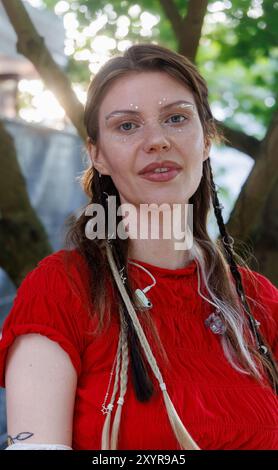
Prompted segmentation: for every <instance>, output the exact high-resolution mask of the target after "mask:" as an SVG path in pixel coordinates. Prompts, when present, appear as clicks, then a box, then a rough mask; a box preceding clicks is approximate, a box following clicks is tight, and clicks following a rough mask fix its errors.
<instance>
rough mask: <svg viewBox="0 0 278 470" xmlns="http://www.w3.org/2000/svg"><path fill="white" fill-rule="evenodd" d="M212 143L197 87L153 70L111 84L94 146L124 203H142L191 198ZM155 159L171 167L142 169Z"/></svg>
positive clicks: (100, 166)
mask: <svg viewBox="0 0 278 470" xmlns="http://www.w3.org/2000/svg"><path fill="white" fill-rule="evenodd" d="M173 103H174V104H173ZM175 103H176V104H175ZM209 148H210V144H209V143H207V144H206V145H205V139H204V134H203V129H202V125H201V122H200V119H199V116H198V112H197V107H196V103H195V100H194V97H193V94H192V92H191V91H190V90H189V89H187V88H186V86H185V85H183V84H182V83H181V82H179V81H178V80H176V79H174V78H173V77H171V76H170V75H168V74H167V73H165V72H159V71H154V72H140V73H134V72H133V73H129V74H128V75H125V76H123V77H119V78H118V79H117V80H116V81H115V82H114V83H113V84H112V85H111V87H110V88H109V90H108V92H107V93H106V95H105V97H104V99H103V101H102V103H101V105H100V109H99V141H98V152H96V148H95V147H94V146H92V145H91V146H90V148H89V150H90V155H91V158H92V160H93V163H94V166H95V167H96V168H97V170H98V171H99V172H100V173H101V174H105V175H110V176H111V178H112V180H113V182H114V184H115V186H116V188H117V190H118V192H119V195H120V199H121V203H130V204H134V205H135V206H139V204H151V203H156V204H158V205H160V204H162V203H168V204H173V203H181V204H184V203H186V202H188V200H189V198H190V197H191V196H192V195H193V194H194V193H195V191H196V190H197V188H198V186H199V183H200V180H201V177H202V166H203V161H204V160H205V159H206V158H207V157H208V155H209ZM151 163H155V164H159V165H158V166H160V164H162V165H164V167H165V168H167V170H162V172H161V170H157V171H160V173H157V171H156V172H153V169H151V170H152V171H151V172H145V173H142V170H144V168H145V167H146V166H147V165H149V164H151Z"/></svg>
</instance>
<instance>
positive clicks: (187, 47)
mask: <svg viewBox="0 0 278 470" xmlns="http://www.w3.org/2000/svg"><path fill="white" fill-rule="evenodd" d="M207 6H208V0H189V1H188V9H187V14H186V16H185V18H184V20H183V29H182V32H181V34H180V36H179V37H178V39H179V52H180V53H181V54H183V55H185V56H186V57H188V59H190V60H192V61H193V62H194V61H195V59H196V55H197V50H198V46H199V42H200V38H201V32H202V27H203V22H204V18H205V14H206V11H207Z"/></svg>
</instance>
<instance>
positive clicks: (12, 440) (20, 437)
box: [8, 432, 34, 446]
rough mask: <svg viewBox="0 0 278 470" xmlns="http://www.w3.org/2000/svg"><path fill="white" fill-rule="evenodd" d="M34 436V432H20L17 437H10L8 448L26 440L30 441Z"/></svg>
mask: <svg viewBox="0 0 278 470" xmlns="http://www.w3.org/2000/svg"><path fill="white" fill-rule="evenodd" d="M32 436H34V434H33V433H32V432H20V433H19V434H18V435H17V436H15V437H12V436H10V435H8V446H10V445H11V444H15V441H25V440H26V439H29V438H30V437H32Z"/></svg>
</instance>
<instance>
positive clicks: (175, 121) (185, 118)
mask: <svg viewBox="0 0 278 470" xmlns="http://www.w3.org/2000/svg"><path fill="white" fill-rule="evenodd" d="M172 118H178V119H174V121H172V124H180V123H182V122H184V121H186V120H187V119H188V118H187V117H186V116H184V115H183V114H173V115H172V116H170V117H169V118H168V119H167V121H169V119H172ZM179 118H183V119H182V120H179Z"/></svg>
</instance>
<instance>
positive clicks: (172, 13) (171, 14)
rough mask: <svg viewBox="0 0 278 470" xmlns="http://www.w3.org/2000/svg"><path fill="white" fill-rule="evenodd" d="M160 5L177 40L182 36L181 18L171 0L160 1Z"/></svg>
mask: <svg viewBox="0 0 278 470" xmlns="http://www.w3.org/2000/svg"><path fill="white" fill-rule="evenodd" d="M160 5H161V7H162V9H163V10H164V13H165V15H166V16H167V18H168V20H169V21H170V23H171V25H172V27H173V30H174V31H175V33H176V35H177V36H178V38H180V37H181V36H182V34H183V18H182V16H181V15H180V14H179V10H178V8H177V6H176V5H175V2H174V1H173V0H160Z"/></svg>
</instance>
